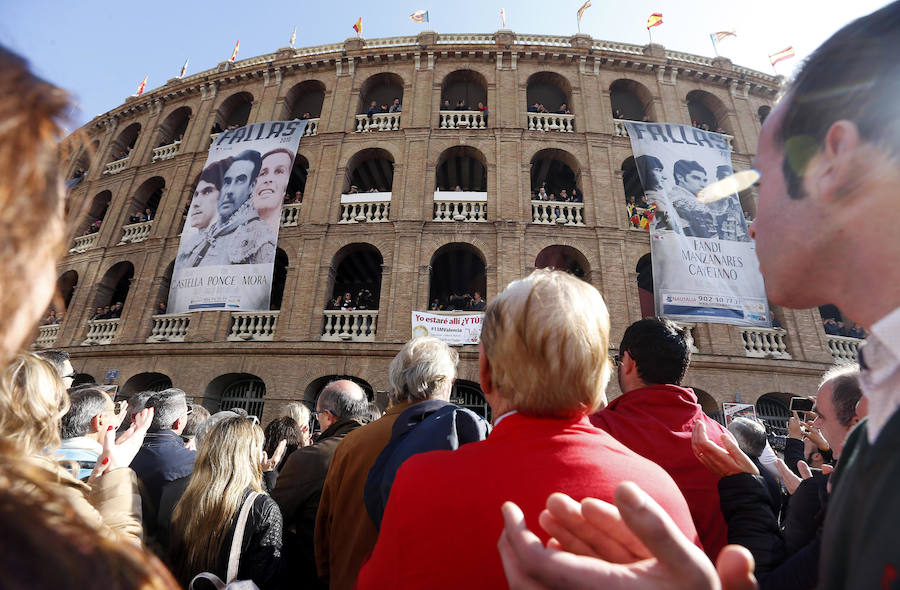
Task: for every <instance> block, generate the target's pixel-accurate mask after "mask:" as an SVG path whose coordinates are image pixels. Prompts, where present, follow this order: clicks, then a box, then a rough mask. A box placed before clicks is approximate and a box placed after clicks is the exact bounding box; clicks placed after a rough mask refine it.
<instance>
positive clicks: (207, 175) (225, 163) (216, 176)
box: [197, 157, 232, 190]
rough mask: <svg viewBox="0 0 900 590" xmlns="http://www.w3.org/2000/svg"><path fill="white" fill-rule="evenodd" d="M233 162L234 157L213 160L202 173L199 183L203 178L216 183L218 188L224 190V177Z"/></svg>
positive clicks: (213, 183)
mask: <svg viewBox="0 0 900 590" xmlns="http://www.w3.org/2000/svg"><path fill="white" fill-rule="evenodd" d="M231 162H232V159H231V158H230V157H228V158H224V159H222V160H219V161H217V162H213V163H212V164H210V165H209V166H207V167H206V168H204V169H203V172H201V173H200V178H198V179H197V184H200V181H201V180H202V181H204V182H208V183H209V184H212V185H214V186H215V187H216V188H217V189H218V190H222V178H223V177H224V176H225V171H226V170H228V167H229V166H231Z"/></svg>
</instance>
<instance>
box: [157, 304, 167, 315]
mask: <svg viewBox="0 0 900 590" xmlns="http://www.w3.org/2000/svg"><path fill="white" fill-rule="evenodd" d="M166 309H167V306H166V302H165V301H160V302H159V303H158V304H156V313H157V315H166Z"/></svg>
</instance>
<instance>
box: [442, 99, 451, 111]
mask: <svg viewBox="0 0 900 590" xmlns="http://www.w3.org/2000/svg"><path fill="white" fill-rule="evenodd" d="M451 109H452V107H451V106H450V100H449V99H446V98H445V99H444V102H443V103H441V110H442V111H449V110H451Z"/></svg>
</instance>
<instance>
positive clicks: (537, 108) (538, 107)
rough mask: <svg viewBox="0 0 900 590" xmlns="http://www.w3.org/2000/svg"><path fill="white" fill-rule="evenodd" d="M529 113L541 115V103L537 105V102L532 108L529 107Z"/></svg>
mask: <svg viewBox="0 0 900 590" xmlns="http://www.w3.org/2000/svg"><path fill="white" fill-rule="evenodd" d="M528 112H529V113H539V112H541V105H540V104H539V103H537V102H536V103H534V104H533V105H531V106H530V107H528Z"/></svg>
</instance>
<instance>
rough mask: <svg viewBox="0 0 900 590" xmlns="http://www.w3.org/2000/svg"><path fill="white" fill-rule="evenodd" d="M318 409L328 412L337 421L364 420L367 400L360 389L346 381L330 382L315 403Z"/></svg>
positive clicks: (367, 407)
mask: <svg viewBox="0 0 900 590" xmlns="http://www.w3.org/2000/svg"><path fill="white" fill-rule="evenodd" d="M316 403H317V404H318V407H319V409H322V410H328V411H329V412H331V413H332V414H334V416H335V417H336V418H337V419H338V420H354V419H359V420H364V419H365V418H366V417H367V416H368V414H369V400H368V399H366V393H365V392H364V391H363V389H362V387H360V386H359V385H357V384H356V383H354V382H353V381H349V380H347V379H339V380H337V381H332V382H331V383H329V384H328V385H326V386H325V388H324V389H322V392H321V393H319V397H318V399H317V401H316Z"/></svg>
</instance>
